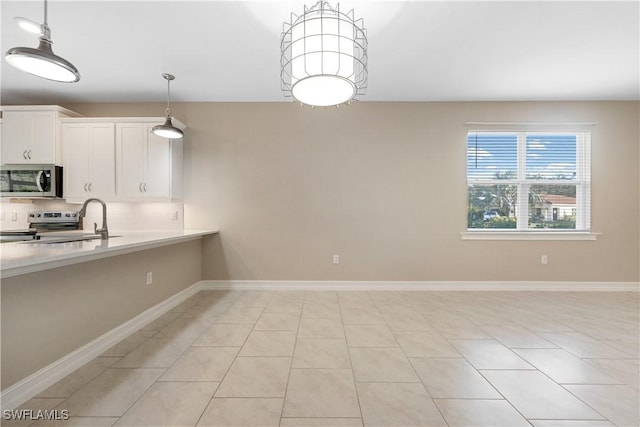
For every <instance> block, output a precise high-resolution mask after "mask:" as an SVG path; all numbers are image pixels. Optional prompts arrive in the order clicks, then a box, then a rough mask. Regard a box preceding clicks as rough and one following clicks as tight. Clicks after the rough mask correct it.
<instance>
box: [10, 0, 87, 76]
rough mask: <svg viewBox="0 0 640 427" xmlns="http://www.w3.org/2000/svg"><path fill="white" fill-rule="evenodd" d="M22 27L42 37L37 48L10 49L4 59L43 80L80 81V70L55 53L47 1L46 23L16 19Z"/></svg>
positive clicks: (45, 9)
mask: <svg viewBox="0 0 640 427" xmlns="http://www.w3.org/2000/svg"><path fill="white" fill-rule="evenodd" d="M15 21H16V22H17V23H18V25H20V27H21V28H22V29H24V30H26V31H29V32H32V33H37V34H39V35H40V44H39V45H38V47H37V48H35V49H34V48H30V47H14V48H13V49H9V50H8V51H7V53H6V54H5V56H4V58H5V59H6V60H7V62H8V63H9V64H11V65H13V66H14V67H16V68H17V69H19V70H21V71H24V72H26V73H29V74H33V75H34V76H38V77H42V78H43V79H48V80H53V81H57V82H64V83H74V82H77V81H79V80H80V72H78V69H77V68H76V67H75V66H74V65H73V64H72V63H71V62H69V61H67V60H66V59H64V58H62V57H60V56H58V55H56V54H55V53H53V50H52V49H51V45H52V44H53V42H52V41H51V30H50V29H49V25H48V24H47V0H44V23H43V24H42V25H40V24H38V23H37V22H34V21H32V20H30V19H27V18H15Z"/></svg>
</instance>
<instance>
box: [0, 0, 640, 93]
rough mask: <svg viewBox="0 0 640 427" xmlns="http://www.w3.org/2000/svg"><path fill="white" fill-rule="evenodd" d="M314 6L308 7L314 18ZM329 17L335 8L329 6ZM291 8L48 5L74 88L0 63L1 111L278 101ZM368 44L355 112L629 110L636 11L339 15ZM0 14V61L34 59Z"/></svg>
mask: <svg viewBox="0 0 640 427" xmlns="http://www.w3.org/2000/svg"><path fill="white" fill-rule="evenodd" d="M313 3H314V0H309V1H307V2H306V4H307V5H309V6H310V5H312V4H313ZM330 3H331V4H332V5H335V1H330ZM304 4H305V2H303V1H300V0H299V1H269V0H266V1H265V0H263V1H252V2H248V1H138V2H133V1H95V0H86V1H78V0H76V1H58V0H50V1H49V26H50V27H51V31H52V39H53V42H54V45H53V49H54V52H55V53H57V54H58V55H60V56H62V57H64V58H66V59H68V60H69V61H71V62H73V63H74V64H75V65H76V66H77V67H78V69H79V70H80V73H81V74H82V79H81V81H80V82H78V83H55V82H50V81H47V80H43V79H39V78H37V77H33V76H31V75H28V74H24V73H21V72H20V71H17V70H15V69H14V68H12V67H10V66H9V65H8V64H7V63H6V61H2V68H1V72H2V75H1V82H2V94H1V95H2V98H1V99H0V101H1V102H2V103H3V104H5V105H8V104H15V103H20V104H24V103H41V104H48V103H56V104H60V103H73V102H144V101H165V100H166V83H165V81H164V80H163V79H162V77H161V73H163V72H169V73H172V74H175V75H176V80H175V81H174V82H173V83H172V86H171V90H172V101H175V102H186V101H287V99H286V98H284V97H283V95H282V92H281V90H280V80H279V79H280V32H281V31H282V23H283V21H285V20H287V19H288V17H289V14H290V12H296V13H298V14H299V13H301V11H302V8H303V5H304ZM340 7H341V9H342V10H343V11H344V10H349V9H351V8H354V9H355V13H356V17H363V18H364V22H365V27H366V28H367V31H368V41H369V88H368V90H367V94H366V95H365V96H364V97H363V98H362V100H363V101H459V100H638V99H640V77H639V75H640V70H639V63H640V31H639V27H640V23H639V22H640V2H639V1H638V0H635V1H623V2H612V1H601V2H595V1H568V2H558V1H518V0H511V1H496V2H487V1H478V0H476V1H469V2H462V1H371V0H368V1H348V0H344V1H342V2H340ZM14 16H24V17H28V18H31V19H34V20H37V21H41V20H42V17H43V2H42V1H25V0H22V1H7V0H2V2H1V18H0V19H1V23H2V33H1V35H2V50H3V51H6V50H8V49H10V48H12V47H16V46H27V47H36V45H37V37H36V36H35V35H32V34H29V33H26V32H24V31H22V30H20V29H19V28H18V27H17V25H15V23H14V22H13V20H12V18H13V17H14Z"/></svg>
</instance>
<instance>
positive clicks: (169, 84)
mask: <svg viewBox="0 0 640 427" xmlns="http://www.w3.org/2000/svg"><path fill="white" fill-rule="evenodd" d="M165 114H166V115H167V118H168V117H170V116H171V80H170V79H167V109H166V110H165Z"/></svg>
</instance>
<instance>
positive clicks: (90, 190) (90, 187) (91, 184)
mask: <svg viewBox="0 0 640 427" xmlns="http://www.w3.org/2000/svg"><path fill="white" fill-rule="evenodd" d="M91 185H92V184H91V183H89V191H93V190H92V189H91Z"/></svg>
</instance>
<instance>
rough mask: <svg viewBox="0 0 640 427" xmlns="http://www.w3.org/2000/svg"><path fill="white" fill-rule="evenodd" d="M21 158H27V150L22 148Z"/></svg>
mask: <svg viewBox="0 0 640 427" xmlns="http://www.w3.org/2000/svg"><path fill="white" fill-rule="evenodd" d="M22 158H23V159H25V160H27V150H24V151H23V152H22Z"/></svg>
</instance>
